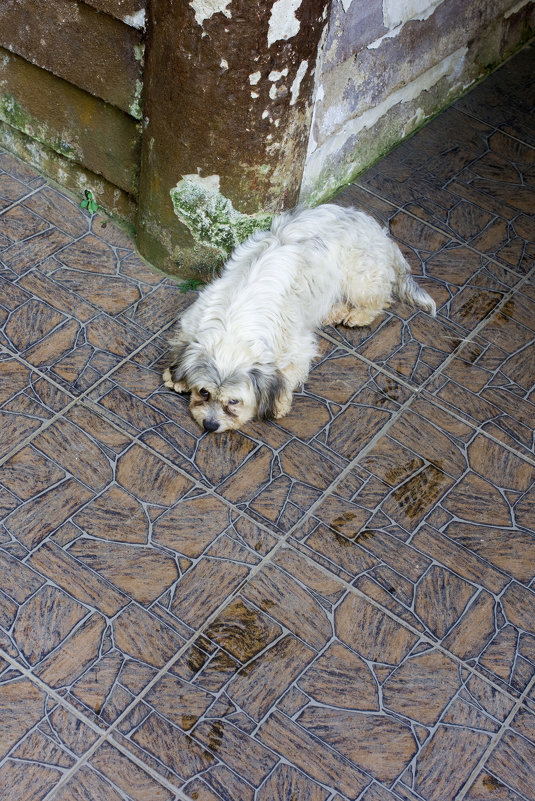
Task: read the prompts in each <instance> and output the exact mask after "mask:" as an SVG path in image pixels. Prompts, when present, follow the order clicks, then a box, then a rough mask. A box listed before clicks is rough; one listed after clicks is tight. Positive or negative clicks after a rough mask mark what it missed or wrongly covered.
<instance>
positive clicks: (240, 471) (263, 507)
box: [88, 340, 411, 531]
mask: <svg viewBox="0 0 535 801" xmlns="http://www.w3.org/2000/svg"><path fill="white" fill-rule="evenodd" d="M319 347H320V354H319V357H318V360H317V362H316V364H315V365H314V367H313V369H312V371H311V373H310V376H309V379H308V381H307V383H306V385H305V387H304V390H303V391H301V392H299V393H296V395H295V398H294V403H293V407H292V410H291V412H290V414H289V415H288V416H287V417H285V418H284V419H283V420H280V421H276V422H275V421H273V422H269V423H262V424H258V423H251V424H249V425H247V426H246V427H245V428H244V429H243V431H241V432H236V431H230V432H225V433H223V434H221V435H219V436H217V437H211V436H209V435H207V434H206V433H205V432H201V430H200V428H199V427H198V425H197V424H196V423H195V422H194V421H193V420H192V419H191V417H190V415H189V411H188V408H187V397H182V396H179V395H177V394H176V393H174V392H172V391H170V390H166V389H165V388H162V386H161V383H160V370H159V369H158V368H159V366H160V365H159V362H160V360H159V359H156V361H155V362H152V363H151V364H148V365H146V366H143V367H142V366H141V365H136V364H134V363H132V362H130V361H129V362H128V363H127V364H126V365H124V366H123V367H120V368H119V369H118V370H116V371H115V372H114V373H113V374H112V375H111V376H110V378H109V379H108V380H107V381H106V382H104V383H103V384H102V385H100V386H99V387H98V388H97V389H95V390H94V391H93V392H91V396H90V397H91V401H88V403H91V404H92V405H91V408H93V409H95V410H96V411H98V413H99V414H101V415H104V416H105V417H107V419H109V420H111V421H114V422H115V423H116V424H117V425H119V426H122V427H125V426H126V427H128V430H129V431H130V432H131V433H132V434H133V435H135V436H139V437H140V438H141V440H142V441H143V442H144V443H145V444H146V445H147V446H149V447H150V448H151V449H153V450H155V451H157V452H158V453H160V454H161V455H162V456H164V457H165V458H166V459H168V460H170V461H171V462H173V464H175V465H176V466H177V467H179V468H180V469H181V470H183V471H184V472H185V473H187V474H188V475H189V476H191V478H193V479H195V480H197V481H199V482H200V483H201V484H203V485H204V486H206V487H207V488H210V489H213V490H215V491H216V492H217V493H218V494H219V495H220V496H221V497H222V498H224V499H225V500H227V501H229V502H230V503H232V504H234V505H236V506H238V507H243V508H247V510H248V512H249V513H250V514H251V515H252V516H254V517H255V518H256V519H257V520H258V521H259V522H260V523H261V524H264V525H268V526H271V527H276V528H278V529H280V530H282V531H287V530H288V529H289V528H290V527H291V526H293V525H294V524H295V523H296V522H297V521H298V520H299V519H300V518H301V517H302V516H303V514H304V513H305V512H306V510H307V509H308V508H309V507H310V506H311V505H312V504H313V503H314V502H315V501H316V500H317V499H318V498H319V497H320V495H321V493H322V492H323V491H325V490H326V489H327V488H328V487H329V485H330V484H331V483H332V482H333V481H334V479H335V478H336V476H337V475H338V473H339V472H340V470H341V469H343V468H344V467H345V466H346V465H347V464H348V463H349V462H350V461H352V460H353V459H354V458H355V457H356V456H357V455H358V453H359V451H360V450H361V449H362V448H364V447H365V446H366V445H367V443H368V442H369V440H370V439H371V438H372V437H373V436H374V434H375V432H376V431H378V430H379V429H380V428H381V427H382V426H383V425H385V423H387V422H388V421H389V420H390V418H391V417H392V415H393V414H394V413H395V412H397V411H398V409H399V408H400V406H401V404H402V403H404V402H405V401H407V400H408V399H409V398H410V397H411V391H410V390H409V389H408V388H406V387H404V386H402V385H401V384H399V383H397V382H396V381H394V380H392V379H390V378H386V377H385V376H384V375H383V374H381V373H380V372H379V371H378V370H377V369H374V368H370V367H369V366H368V365H367V364H366V362H364V361H362V360H360V359H358V358H357V357H356V356H354V355H351V354H349V353H347V351H346V350H343V349H342V348H337V347H336V346H335V345H333V344H332V343H330V342H327V341H326V340H322V341H321V342H320V344H319ZM152 356H153V350H151V352H150V357H152Z"/></svg>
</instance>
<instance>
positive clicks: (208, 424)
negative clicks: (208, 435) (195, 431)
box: [202, 418, 219, 432]
mask: <svg viewBox="0 0 535 801" xmlns="http://www.w3.org/2000/svg"><path fill="white" fill-rule="evenodd" d="M202 424H203V427H204V430H205V431H212V432H213V431H217V429H218V428H219V423H218V422H217V420H209V419H208V418H206V419H205V420H203V421H202Z"/></svg>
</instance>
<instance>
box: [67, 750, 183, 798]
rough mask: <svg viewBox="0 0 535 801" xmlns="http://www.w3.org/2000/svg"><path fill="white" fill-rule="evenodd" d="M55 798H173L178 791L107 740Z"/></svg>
mask: <svg viewBox="0 0 535 801" xmlns="http://www.w3.org/2000/svg"><path fill="white" fill-rule="evenodd" d="M54 798H55V799H58V801H67V799H69V800H70V799H77V800H78V799H80V800H81V799H84V798H105V799H106V801H122V799H128V801H173V799H174V798H175V794H174V793H173V792H172V791H170V790H168V789H167V788H166V787H164V786H163V785H161V784H160V783H159V782H158V781H156V780H155V779H153V778H152V776H150V775H149V774H148V773H146V772H145V771H144V770H143V769H142V768H140V767H139V766H138V765H136V764H135V762H134V761H133V760H132V759H130V758H129V757H128V756H126V755H125V754H123V753H122V752H121V751H119V750H118V749H117V748H115V747H114V746H112V745H110V744H109V743H104V744H103V745H101V746H100V747H99V748H98V749H97V750H96V751H95V753H94V754H93V755H92V756H91V758H90V760H89V761H88V763H87V764H86V765H84V766H83V767H82V768H80V770H78V771H77V772H76V773H75V774H74V775H73V777H72V778H70V779H69V781H68V782H67V783H66V784H65V785H64V786H63V787H62V788H61V789H60V790H59V791H58V793H57V794H56V795H55V796H54Z"/></svg>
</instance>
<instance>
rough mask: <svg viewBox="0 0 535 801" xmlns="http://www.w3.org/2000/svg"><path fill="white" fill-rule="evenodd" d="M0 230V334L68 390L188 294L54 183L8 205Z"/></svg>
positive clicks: (155, 327) (140, 340)
mask: <svg viewBox="0 0 535 801" xmlns="http://www.w3.org/2000/svg"><path fill="white" fill-rule="evenodd" d="M1 177H4V179H5V180H4V183H6V181H9V184H7V185H6V186H5V189H4V191H5V193H6V194H8V193H11V194H12V195H16V194H17V193H19V194H20V191H22V190H19V189H18V187H17V186H16V185H15V186H14V185H13V182H14V181H15V180H16V179H15V178H14V177H13V175H9V174H7V173H5V174H2V173H1V172H0V178H1ZM21 186H23V185H22V184H21ZM0 191H1V190H0ZM0 237H1V239H0V244H1V243H2V242H4V244H5V245H6V246H5V247H3V248H0V253H1V260H2V274H1V275H0V344H3V345H4V346H5V347H6V348H7V349H8V350H11V351H14V352H16V353H19V354H21V355H22V356H23V357H24V359H26V360H27V361H28V362H29V363H30V364H32V365H33V366H34V367H36V368H39V370H40V371H42V372H44V373H45V374H47V375H50V377H51V378H53V379H54V381H56V382H57V383H58V384H60V385H61V386H63V387H64V388H66V389H67V390H68V391H69V392H71V393H73V394H75V395H79V394H81V393H82V392H85V391H86V390H87V389H89V388H90V387H91V386H92V385H93V384H94V383H95V382H97V381H98V380H100V379H101V378H102V376H103V375H105V374H106V373H108V372H109V371H110V370H112V369H113V368H114V367H116V366H117V365H118V364H120V362H121V361H122V360H123V359H125V358H127V357H129V356H130V355H131V354H132V352H134V351H136V350H138V349H139V348H141V347H142V346H143V345H144V343H145V342H146V341H147V339H148V338H149V337H151V336H152V335H154V334H156V333H157V332H158V331H160V330H161V329H162V328H164V327H166V326H169V325H170V324H171V323H172V322H173V320H174V319H175V317H176V315H177V314H178V312H179V311H180V309H181V308H184V306H186V305H187V304H188V303H190V302H191V299H192V298H191V293H190V295H183V294H181V293H180V292H179V289H178V287H177V286H176V284H174V283H173V282H172V281H171V280H169V279H167V278H165V277H164V276H161V275H157V274H156V273H155V272H154V271H151V270H150V269H149V268H148V266H147V265H146V264H145V263H144V262H143V261H142V260H141V259H140V258H139V257H138V256H137V255H136V254H135V252H134V250H133V246H132V242H131V241H130V240H129V239H128V237H127V236H126V235H125V234H124V233H123V232H122V231H120V230H119V229H116V228H115V227H114V226H111V225H108V224H107V222H106V221H104V220H103V219H102V218H98V217H95V218H94V219H93V220H91V219H90V218H89V217H88V215H87V214H85V213H84V212H82V211H81V210H80V209H79V208H77V207H76V206H75V205H74V203H73V202H72V201H71V200H70V199H68V198H67V197H66V196H65V195H63V194H61V193H60V192H59V191H57V190H56V189H53V188H51V187H47V186H44V187H42V188H40V189H39V190H38V191H36V192H34V193H33V194H31V195H30V196H29V197H24V196H23V197H22V200H21V204H20V205H14V206H12V207H11V208H8V210H7V211H6V212H5V213H4V214H3V215H2V216H1V218H0ZM164 348H165V344H164V343H163V342H162V343H160V351H159V352H162V350H163V349H164ZM145 358H146V355H145ZM153 358H156V357H155V356H153Z"/></svg>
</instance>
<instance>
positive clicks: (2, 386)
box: [0, 352, 71, 459]
mask: <svg viewBox="0 0 535 801" xmlns="http://www.w3.org/2000/svg"><path fill="white" fill-rule="evenodd" d="M70 400H71V398H70V397H69V396H68V395H67V394H66V393H65V392H63V391H62V390H61V389H60V388H59V387H57V386H56V385H54V384H52V383H51V382H49V381H47V380H46V379H45V378H43V377H41V376H40V375H39V374H38V373H36V372H34V371H33V370H31V369H30V368H29V367H27V366H26V365H25V364H24V363H23V362H21V361H19V360H18V359H16V358H14V357H12V356H11V355H10V354H7V353H2V352H0V459H3V458H4V457H5V456H6V455H7V454H8V453H9V452H10V451H12V450H13V448H15V447H16V446H17V445H19V444H21V443H23V442H24V441H25V440H26V439H27V437H28V436H30V435H31V434H32V433H34V432H36V431H38V430H39V429H40V428H41V426H43V425H44V424H45V423H47V421H49V420H51V419H52V418H53V417H54V416H55V415H56V414H58V413H59V412H61V410H62V409H64V408H65V407H66V406H67V404H68V403H69V401H70Z"/></svg>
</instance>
